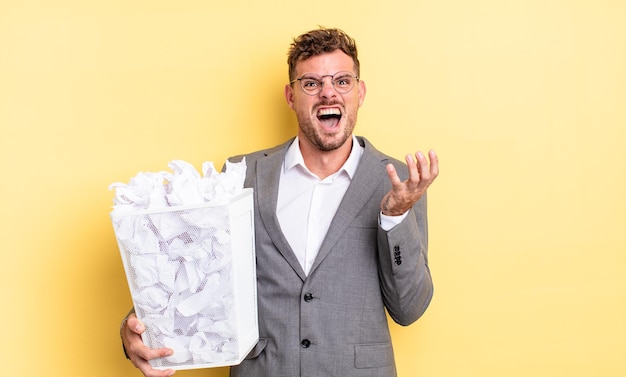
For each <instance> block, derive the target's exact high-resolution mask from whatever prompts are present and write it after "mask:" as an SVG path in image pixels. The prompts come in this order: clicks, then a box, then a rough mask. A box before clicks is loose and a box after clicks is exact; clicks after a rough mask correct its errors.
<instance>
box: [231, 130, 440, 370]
mask: <svg viewBox="0 0 626 377" xmlns="http://www.w3.org/2000/svg"><path fill="white" fill-rule="evenodd" d="M358 140H359V143H360V144H361V145H363V146H364V147H365V151H364V154H363V156H362V158H361V161H360V164H359V167H358V170H357V172H356V174H355V176H354V178H353V180H352V182H351V184H350V187H349V188H348V190H347V192H346V194H345V196H344V198H343V200H342V202H341V204H340V206H339V209H338V210H337V213H336V214H335V217H334V218H333V220H332V223H331V226H330V229H329V231H328V234H327V235H326V238H325V239H324V241H323V243H322V245H321V248H320V251H319V254H318V256H317V259H316V261H315V263H314V265H313V266H312V268H311V271H310V273H309V275H308V276H306V275H305V274H304V271H303V270H302V268H301V266H300V264H299V262H298V260H297V258H296V256H295V254H294V253H293V251H292V250H291V248H290V246H289V244H288V242H287V240H286V239H285V236H284V235H283V233H282V231H281V229H280V225H279V223H278V219H277V217H276V203H277V196H278V181H279V177H280V168H281V166H282V163H283V160H284V157H285V153H286V151H287V147H288V146H289V144H290V143H291V142H292V141H293V139H292V140H290V141H288V142H287V143H285V144H283V145H280V146H277V147H274V148H272V149H267V150H264V151H259V152H255V153H251V154H248V155H246V156H245V158H246V165H247V177H246V182H245V185H246V187H253V188H254V206H255V236H256V257H257V283H258V284H257V285H258V310H259V333H260V340H259V342H258V344H257V345H256V347H255V348H254V349H253V350H252V352H250V354H249V355H248V357H247V358H246V360H244V361H243V362H242V363H241V364H240V365H239V366H236V367H232V368H231V376H232V377H298V376H302V377H305V376H306V377H351V376H354V377H391V376H396V368H395V363H394V356H393V349H392V345H391V337H390V334H389V328H388V324H387V317H386V314H385V308H386V309H387V311H388V313H389V315H390V317H391V318H392V319H393V320H394V321H396V322H397V323H399V324H401V325H409V324H411V323H413V322H414V321H416V320H417V319H418V318H419V317H420V316H421V315H422V314H423V313H424V311H425V310H426V308H427V306H428V304H429V303H430V300H431V297H432V294H433V286H432V281H431V277H430V272H429V269H428V258H427V222H426V197H425V196H424V197H423V198H422V199H421V200H420V201H418V202H417V203H416V204H415V206H414V207H413V208H412V209H411V211H410V212H409V215H408V216H407V217H406V218H405V219H404V220H403V221H402V223H400V224H399V225H397V226H396V227H394V228H393V229H392V230H391V231H389V232H385V231H384V230H382V229H381V228H380V226H379V224H378V218H379V212H380V202H381V200H382V198H383V196H384V195H385V194H386V193H387V192H388V191H389V189H390V188H391V184H390V182H389V179H388V178H387V174H386V172H385V165H386V164H387V163H389V162H391V163H393V164H394V165H395V166H396V168H397V170H398V173H399V174H400V177H401V178H402V179H406V176H407V174H408V172H407V169H406V166H405V165H404V164H403V163H402V162H400V161H398V160H395V159H393V158H391V157H389V156H386V155H384V154H382V153H381V152H379V151H378V150H376V149H375V148H374V147H373V146H372V145H371V144H370V143H369V142H368V141H367V140H366V139H364V138H362V137H359V138H358ZM242 157H243V156H238V157H234V158H232V159H231V161H233V162H235V161H239V160H241V158H242Z"/></svg>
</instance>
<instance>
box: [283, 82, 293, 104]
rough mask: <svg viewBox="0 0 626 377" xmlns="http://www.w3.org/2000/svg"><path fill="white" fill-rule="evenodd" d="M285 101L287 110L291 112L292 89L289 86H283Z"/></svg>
mask: <svg viewBox="0 0 626 377" xmlns="http://www.w3.org/2000/svg"><path fill="white" fill-rule="evenodd" d="M285 99H286V100H287V105H289V108H290V109H291V110H293V88H292V87H291V85H290V84H287V85H285Z"/></svg>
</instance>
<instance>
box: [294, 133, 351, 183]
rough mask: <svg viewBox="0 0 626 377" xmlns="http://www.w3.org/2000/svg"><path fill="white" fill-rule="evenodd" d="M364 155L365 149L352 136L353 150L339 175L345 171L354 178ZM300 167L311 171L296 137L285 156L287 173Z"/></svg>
mask: <svg viewBox="0 0 626 377" xmlns="http://www.w3.org/2000/svg"><path fill="white" fill-rule="evenodd" d="M362 155H363V147H362V146H361V144H359V141H358V140H357V139H356V136H354V135H352V150H351V151H350V155H349V156H348V159H347V160H346V162H345V163H344V164H343V166H342V167H341V168H340V169H339V171H338V172H337V173H339V172H341V171H345V172H346V173H347V174H348V176H349V177H350V179H352V178H353V177H354V174H355V173H356V169H357V168H358V167H359V161H360V160H361V156H362ZM298 165H300V166H302V167H303V168H304V169H306V171H309V169H307V167H306V165H304V157H302V152H301V151H300V143H299V139H298V137H297V136H296V138H295V139H294V140H293V143H291V145H290V146H289V149H287V154H285V163H284V167H285V172H287V171H289V170H291V169H292V168H294V167H296V166H298ZM337 173H336V174H337Z"/></svg>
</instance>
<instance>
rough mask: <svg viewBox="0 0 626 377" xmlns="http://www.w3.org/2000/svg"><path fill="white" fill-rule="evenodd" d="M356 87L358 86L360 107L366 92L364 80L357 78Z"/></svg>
mask: <svg viewBox="0 0 626 377" xmlns="http://www.w3.org/2000/svg"><path fill="white" fill-rule="evenodd" d="M358 88H359V107H361V105H362V104H363V101H365V93H367V87H366V86H365V81H363V80H359V84H358Z"/></svg>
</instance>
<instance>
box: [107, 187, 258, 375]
mask: <svg viewBox="0 0 626 377" xmlns="http://www.w3.org/2000/svg"><path fill="white" fill-rule="evenodd" d="M172 180H175V178H171V177H170V180H169V181H168V180H167V179H166V180H164V182H165V185H166V186H167V187H166V188H165V189H164V192H168V191H169V192H171V190H172V187H171V181H172ZM241 182H243V181H241ZM242 185H243V183H242ZM159 189H160V188H159ZM143 192H146V191H145V190H144V191H143ZM146 195H151V194H146ZM252 197H253V192H252V189H250V188H248V189H243V188H242V189H240V190H238V193H236V194H234V195H229V196H228V198H227V199H226V200H221V201H217V200H212V201H210V202H203V203H201V204H185V205H176V206H170V207H165V208H149V209H131V210H129V209H128V208H126V209H125V210H123V211H115V210H114V211H113V212H112V213H111V220H112V223H113V228H114V231H115V236H116V238H117V241H118V245H119V249H120V253H121V256H122V261H123V264H124V269H125V272H126V277H127V279H128V285H129V288H130V292H131V296H132V299H133V303H134V305H135V312H136V313H137V317H138V318H139V319H140V320H141V321H142V322H143V323H144V324H145V325H146V331H145V332H144V333H143V335H142V337H143V341H144V343H145V344H146V345H147V346H149V347H151V348H161V347H168V348H172V349H173V350H174V354H173V355H172V356H170V357H166V358H160V359H154V360H151V361H150V363H151V365H152V367H153V368H155V369H170V368H171V369H193V368H207V367H218V366H228V365H236V364H239V363H241V361H242V360H243V359H244V357H245V356H246V355H247V354H248V352H249V351H250V350H251V349H252V347H254V345H255V344H256V342H257V341H258V321H257V304H256V267H255V246H254V214H253V200H252ZM159 201H160V199H159Z"/></svg>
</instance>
